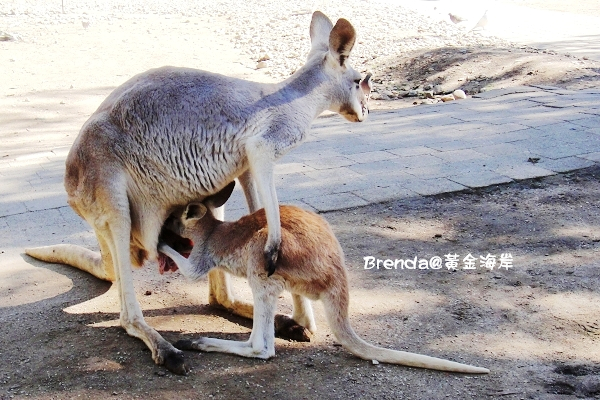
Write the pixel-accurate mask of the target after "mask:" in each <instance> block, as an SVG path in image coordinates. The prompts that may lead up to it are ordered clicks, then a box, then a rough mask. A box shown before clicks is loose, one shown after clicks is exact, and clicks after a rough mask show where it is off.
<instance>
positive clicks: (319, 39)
mask: <svg viewBox="0 0 600 400" xmlns="http://www.w3.org/2000/svg"><path fill="white" fill-rule="evenodd" d="M331 29H333V24H332V23H331V20H330V19H329V18H327V16H326V15H325V14H323V13H322V12H321V11H315V12H314V13H313V15H312V20H311V21H310V46H311V48H313V49H314V48H315V47H322V48H323V50H327V48H328V44H327V42H328V40H329V33H330V32H331Z"/></svg>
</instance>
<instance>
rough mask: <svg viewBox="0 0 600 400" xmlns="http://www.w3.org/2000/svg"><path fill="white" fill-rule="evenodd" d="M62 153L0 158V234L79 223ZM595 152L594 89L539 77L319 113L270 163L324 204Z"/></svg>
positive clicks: (508, 173)
mask: <svg viewBox="0 0 600 400" xmlns="http://www.w3.org/2000/svg"><path fill="white" fill-rule="evenodd" d="M2 146H3V144H2V143H0V149H1V148H2ZM67 153H68V147H60V148H56V149H53V150H51V151H43V152H37V153H36V152H33V153H31V154H22V155H20V156H18V157H16V158H14V159H4V160H2V161H0V188H1V189H0V229H1V231H2V232H3V235H2V236H4V237H5V238H7V239H9V236H10V235H11V234H10V232H11V231H14V229H18V230H19V231H23V229H24V228H23V227H24V226H25V227H28V228H27V229H31V232H29V233H30V234H31V235H34V237H35V239H37V240H34V242H35V244H36V245H37V244H43V243H46V242H49V243H52V234H54V232H55V231H57V230H65V229H66V230H68V231H72V229H74V228H75V227H74V226H70V227H69V226H68V225H70V224H77V228H75V230H78V231H79V232H84V231H86V228H85V225H81V222H80V221H79V218H78V217H77V216H76V215H75V214H74V213H73V212H72V211H71V210H70V208H69V207H68V205H67V203H66V195H65V193H64V188H63V184H62V179H63V173H64V161H65V158H66V155H67ZM597 162H600V89H595V90H585V91H577V92H574V91H567V90H563V89H558V88H554V87H543V86H540V87H517V88H510V89H502V90H494V91H490V92H485V93H481V94H479V95H476V96H473V97H472V98H469V99H466V100H462V101H455V102H450V103H444V104H438V105H428V106H418V107H416V106H415V107H411V108H403V109H399V110H391V111H375V112H372V113H371V115H370V117H369V119H368V120H367V121H366V122H363V123H358V124H356V123H355V124H353V123H348V122H345V121H344V120H342V119H341V118H340V117H339V116H330V117H322V118H319V119H318V120H317V121H316V122H315V123H314V125H313V129H312V130H311V133H310V136H309V138H308V140H307V142H305V143H303V144H302V145H300V146H299V147H298V148H296V149H294V150H293V151H292V152H290V153H289V154H287V155H286V156H285V157H283V158H282V159H281V160H280V161H279V163H278V164H277V166H276V170H275V172H276V185H277V194H278V197H279V200H280V203H289V204H297V205H301V206H303V207H305V208H308V209H313V210H316V211H319V212H324V211H331V210H339V209H345V208H349V207H357V206H364V205H367V204H371V203H378V202H384V201H389V200H394V199H401V198H407V197H411V196H427V195H434V194H439V193H445V192H453V191H459V190H464V189H466V188H479V187H485V186H490V185H496V184H501V183H507V182H511V181H515V180H522V179H530V178H537V177H543V176H548V175H553V174H556V173H561V172H567V171H571V170H575V169H579V168H585V167H589V166H592V165H594V164H595V163H597ZM227 210H228V211H227V216H228V219H234V218H238V217H239V216H241V215H243V214H244V213H245V212H246V209H245V202H244V199H243V196H242V195H241V190H239V188H237V189H236V193H235V194H234V196H233V197H232V199H231V200H230V202H229V203H228V205H227ZM40 220H42V221H44V222H43V223H40ZM34 221H35V222H34ZM40 228H42V231H40ZM87 232H88V233H89V229H87ZM85 236H86V237H88V236H89V235H88V234H86V235H85ZM90 237H91V239H92V240H91V244H94V243H93V236H90ZM11 238H13V239H16V237H14V236H11ZM31 238H32V236H28V239H27V240H28V241H30V240H32V239H31ZM9 242H13V243H14V241H13V240H10V239H9V240H8V241H6V240H0V244H2V245H3V246H1V247H4V246H5V245H9Z"/></svg>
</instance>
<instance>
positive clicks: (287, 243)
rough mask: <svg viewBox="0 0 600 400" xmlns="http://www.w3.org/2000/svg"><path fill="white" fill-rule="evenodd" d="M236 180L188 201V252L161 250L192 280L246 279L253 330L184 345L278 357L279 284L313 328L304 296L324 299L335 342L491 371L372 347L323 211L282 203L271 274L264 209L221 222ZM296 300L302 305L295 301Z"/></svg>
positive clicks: (411, 362) (416, 362)
mask: <svg viewBox="0 0 600 400" xmlns="http://www.w3.org/2000/svg"><path fill="white" fill-rule="evenodd" d="M233 186H234V183H232V184H231V185H230V186H229V187H226V188H225V189H223V190H222V191H221V192H219V193H218V194H216V195H214V196H211V197H208V198H206V199H205V200H204V202H203V203H201V204H190V205H189V206H188V207H187V209H186V211H185V212H184V213H183V215H182V225H183V229H182V235H183V236H184V237H186V238H189V239H191V240H192V241H193V243H194V246H193V248H192V251H191V253H190V255H189V258H187V259H186V258H184V257H183V256H182V255H180V254H179V253H177V252H176V251H174V250H173V249H172V248H171V247H170V246H168V245H167V244H164V243H161V244H159V251H161V252H164V253H165V254H167V255H168V256H169V257H170V258H171V259H173V260H174V261H175V262H176V263H177V265H178V267H179V270H180V271H181V273H182V274H183V275H184V276H186V277H188V278H190V279H193V280H198V279H200V278H202V277H203V276H204V275H206V273H208V271H210V270H211V269H213V268H217V267H218V268H220V269H224V270H225V271H227V272H229V273H231V274H233V275H237V276H241V277H243V278H247V279H248V283H249V284H250V287H251V288H252V297H253V299H254V317H253V324H252V333H251V334H250V338H249V339H248V341H246V342H239V341H233V340H222V339H214V338H204V337H201V338H196V339H194V340H181V341H179V342H177V343H175V347H178V348H180V349H182V350H202V351H217V352H224V353H232V354H237V355H240V356H244V357H255V358H265V359H266V358H270V357H273V356H274V355H275V334H274V331H273V321H274V318H275V311H276V308H277V300H278V298H279V296H280V294H281V292H283V291H284V290H288V291H290V292H291V293H292V298H293V300H294V302H293V303H294V309H293V315H292V318H293V319H294V321H296V322H298V323H300V324H301V325H303V326H304V327H306V328H307V329H308V330H309V331H310V332H312V333H314V332H315V330H316V325H315V321H314V317H313V313H312V307H311V305H310V301H309V299H312V300H321V301H322V302H323V306H324V309H325V314H326V316H327V321H328V322H329V325H330V327H331V330H332V331H333V333H334V334H335V336H336V338H337V339H338V341H339V342H340V343H341V344H342V346H344V348H346V349H347V350H348V351H350V352H351V353H352V354H354V355H356V356H357V357H360V358H362V359H365V360H374V359H375V360H378V361H381V362H386V363H391V364H400V365H407V366H412V367H420V368H430V369H436V370H442V371H451V372H464V373H477V374H481V373H488V372H489V370H488V369H486V368H480V367H474V366H471V365H466V364H460V363H457V362H454V361H449V360H443V359H440V358H435V357H429V356H424V355H421V354H414V353H408V352H404V351H396V350H389V349H384V348H381V347H377V346H373V345H371V344H369V343H367V342H365V341H364V340H362V339H360V338H359V337H358V336H357V335H356V333H355V332H354V330H353V329H352V327H351V326H350V322H349V318H348V305H349V302H350V298H349V293H348V278H347V275H346V266H345V263H344V253H343V251H342V248H341V247H340V244H339V242H338V241H337V239H336V238H335V235H334V234H333V232H332V231H331V228H330V227H329V224H327V221H325V220H324V219H323V218H322V217H320V216H318V215H317V214H314V213H312V212H308V211H305V210H303V209H301V208H298V207H293V206H281V207H280V211H281V227H282V241H281V252H280V256H279V262H278V266H277V270H276V271H275V274H273V276H271V277H268V275H267V273H266V272H265V271H264V268H263V262H262V257H261V256H262V249H263V247H264V243H265V242H266V241H267V240H268V239H267V234H266V229H265V228H266V218H265V212H264V210H259V211H257V212H255V213H253V214H250V215H247V216H245V217H242V218H241V219H239V220H238V221H235V222H223V221H219V220H218V219H216V218H215V216H214V215H213V210H214V208H215V207H220V206H221V205H222V204H224V203H225V201H227V199H228V198H229V196H230V195H231V192H232V190H233ZM299 305H300V307H298V306H299Z"/></svg>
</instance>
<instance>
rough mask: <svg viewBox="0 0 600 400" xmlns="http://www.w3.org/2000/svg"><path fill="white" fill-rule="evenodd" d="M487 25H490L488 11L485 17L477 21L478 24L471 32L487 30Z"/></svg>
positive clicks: (484, 14)
mask: <svg viewBox="0 0 600 400" xmlns="http://www.w3.org/2000/svg"><path fill="white" fill-rule="evenodd" d="M487 24H488V17H487V10H485V12H484V13H483V17H481V18H480V19H479V21H477V24H475V26H474V27H473V28H471V31H474V30H475V29H485V27H486V25H487ZM469 32H470V31H469Z"/></svg>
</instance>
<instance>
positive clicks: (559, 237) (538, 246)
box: [0, 167, 600, 399]
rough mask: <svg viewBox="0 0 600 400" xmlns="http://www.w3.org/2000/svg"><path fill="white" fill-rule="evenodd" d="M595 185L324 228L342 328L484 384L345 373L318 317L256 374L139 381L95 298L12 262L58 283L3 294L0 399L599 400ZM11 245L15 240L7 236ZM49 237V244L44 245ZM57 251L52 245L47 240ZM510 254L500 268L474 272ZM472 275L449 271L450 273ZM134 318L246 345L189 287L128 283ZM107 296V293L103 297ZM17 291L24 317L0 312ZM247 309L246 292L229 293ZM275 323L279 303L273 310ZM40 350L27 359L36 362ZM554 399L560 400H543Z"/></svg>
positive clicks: (412, 205)
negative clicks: (373, 263)
mask: <svg viewBox="0 0 600 400" xmlns="http://www.w3.org/2000/svg"><path fill="white" fill-rule="evenodd" d="M599 175H600V169H598V168H595V167H594V168H590V169H586V170H581V171H579V172H574V173H569V174H563V175H559V176H553V177H548V178H544V179H539V180H533V181H526V182H520V183H514V184H510V185H502V186H497V187H492V188H488V189H484V190H477V191H468V192H462V193H455V194H449V195H441V196H435V197H427V198H420V199H414V200H405V201H399V202H391V203H383V204H379V205H372V206H369V207H363V208H357V209H351V210H347V211H342V212H333V213H326V214H324V216H325V218H326V219H327V220H328V221H330V223H331V224H332V226H333V228H334V231H335V232H336V234H337V235H338V238H339V240H340V242H341V244H342V247H343V248H344V250H345V252H346V257H347V264H348V269H349V273H350V280H351V288H352V289H351V296H352V297H351V298H352V303H351V320H352V323H353V325H354V327H355V329H356V331H357V332H358V333H359V334H360V335H361V336H362V337H363V338H365V339H367V340H369V341H371V342H373V343H378V344H380V345H382V346H385V347H390V348H395V349H402V350H405V349H408V350H410V351H418V352H422V353H426V354H430V355H436V356H442V357H448V358H451V359H454V360H459V361H463V362H467V363H472V364H475V365H480V366H486V367H488V368H490V369H491V370H492V373H491V374H490V375H488V376H465V375H460V374H448V373H441V372H433V371H426V370H418V369H412V368H404V367H399V366H390V365H384V364H379V365H373V364H372V363H371V362H369V361H362V360H359V359H356V358H354V357H353V356H351V355H350V354H349V353H348V352H346V351H345V350H344V349H342V348H341V347H338V346H337V345H336V342H335V340H334V338H333V337H332V335H331V333H330V331H329V329H328V327H327V326H326V323H325V321H324V315H323V312H322V309H321V307H320V306H319V305H317V307H316V314H317V315H316V316H317V324H318V326H319V329H320V330H319V332H318V333H317V335H316V337H315V338H314V340H313V342H312V343H306V344H303V343H290V342H285V341H283V340H279V339H278V340H277V353H278V355H277V357H276V358H275V359H273V360H270V361H259V360H248V359H241V358H239V357H235V356H228V355H221V354H200V353H187V354H186V357H187V360H188V363H189V364H190V365H191V367H192V372H191V373H190V374H189V375H188V376H187V377H180V376H174V375H172V374H170V373H167V372H165V370H164V369H162V368H161V367H158V366H155V365H153V363H152V362H151V359H150V354H149V352H148V351H147V350H146V348H145V346H144V345H143V343H142V342H141V341H138V340H136V339H133V338H131V337H128V336H127V335H126V333H125V332H124V331H123V330H122V329H121V328H119V327H117V321H118V314H117V312H116V311H117V306H116V304H117V302H116V295H115V293H114V291H113V290H112V289H111V290H108V289H109V286H108V285H107V284H105V283H103V282H100V281H98V280H96V279H94V278H91V277H89V276H87V275H85V274H83V273H80V272H79V271H76V270H73V269H71V268H68V267H64V266H59V265H48V264H43V263H39V262H37V261H33V260H31V259H27V260H28V262H30V263H31V264H32V265H34V266H36V267H37V268H34V270H38V269H41V270H42V271H44V270H46V269H47V270H48V271H47V272H46V273H49V274H55V275H57V276H59V277H60V279H56V280H55V281H56V282H62V280H64V279H65V278H66V279H67V282H68V281H72V283H71V284H70V285H69V284H68V283H67V284H66V285H65V288H64V290H63V291H62V292H61V294H59V295H56V296H49V297H48V298H46V299H45V300H42V301H35V300H33V299H34V298H35V293H36V291H38V292H40V293H42V292H44V290H50V289H48V288H46V287H45V283H42V282H40V284H39V286H38V287H33V288H32V287H26V286H23V287H18V288H14V289H13V290H14V291H21V293H14V292H13V293H12V294H11V293H10V292H9V293H5V294H3V300H2V301H3V304H6V305H8V306H5V307H3V308H1V309H0V318H1V320H2V321H3V323H2V324H1V325H0V348H2V349H3V350H2V352H1V353H2V357H3V359H4V360H5V362H4V363H3V364H2V365H1V366H0V397H1V398H2V399H8V398H12V397H14V398H39V399H49V398H76V397H77V398H79V397H80V396H81V398H106V396H108V395H114V396H116V397H117V398H125V399H129V398H157V399H160V398H172V397H174V396H177V398H181V399H186V398H198V397H203V398H206V397H208V396H212V398H223V399H225V398H234V397H238V398H260V397H274V396H276V397H278V398H290V399H292V398H294V399H297V398H306V399H310V398H315V396H317V395H323V394H325V393H326V394H327V396H328V397H330V398H339V399H348V398H382V399H397V398H407V399H409V398H414V399H418V398H427V399H443V398H464V399H469V398H472V399H481V398H496V397H501V398H506V399H522V398H532V399H555V398H561V399H563V398H575V396H580V397H581V396H584V397H593V396H596V395H598V394H600V378H598V373H597V372H598V368H599V366H598V365H599V364H598V362H599V360H600V351H599V349H600V347H599V341H600V319H599V317H598V304H599V300H600V298H599V297H600V296H599V295H598V292H597V287H598V284H599V283H600V282H599V281H600V275H599V274H598V268H599V264H598V252H599V251H600V235H599V233H598V232H600V213H599V212H598V207H599V206H598V204H600V184H599V183H598V176H599ZM40 213H43V212H40ZM15 234H19V233H18V232H17V233H15ZM57 236H60V235H57ZM53 239H55V240H56V241H57V242H59V241H60V240H61V238H60V237H56V238H53ZM506 253H510V254H511V255H512V257H513V267H512V268H507V269H504V268H503V269H500V270H499V269H498V265H496V267H495V268H494V269H493V270H489V269H486V268H484V267H481V266H480V264H479V258H480V256H486V255H488V254H491V255H496V256H497V257H498V261H499V258H500V256H501V254H506ZM447 254H458V255H459V256H460V257H459V260H460V261H459V269H458V270H457V271H454V272H451V271H449V270H447V269H446V268H445V267H443V268H441V269H439V270H431V269H422V270H419V269H418V268H417V269H414V270H407V269H405V270H385V269H380V270H376V269H370V270H365V269H364V261H363V257H367V256H373V257H376V258H379V259H413V258H414V257H417V258H418V259H430V258H431V257H434V256H439V257H441V258H442V259H444V257H445V255H447ZM468 254H471V255H472V256H473V257H475V258H476V259H477V262H476V269H475V270H463V269H462V267H463V266H464V264H463V259H464V258H465V257H466V256H467V255H468ZM136 273H137V274H139V275H140V276H139V277H138V279H137V282H138V287H137V291H138V296H139V298H140V299H141V301H142V306H143V308H144V309H145V310H147V311H145V315H146V316H147V317H148V321H149V323H150V324H152V325H153V326H155V327H157V329H158V330H159V331H160V332H161V333H162V334H164V335H165V337H167V338H168V339H169V340H173V341H175V340H177V339H179V338H182V337H193V336H195V335H200V334H202V335H207V336H215V337H221V338H236V339H245V338H247V337H248V333H249V326H250V325H249V322H248V321H245V320H241V319H239V318H232V317H230V316H228V315H227V314H226V313H222V312H219V311H215V310H214V309H211V308H209V307H207V306H205V305H204V304H205V300H204V299H205V298H206V288H205V285H204V284H200V285H191V284H189V283H187V282H186V281H184V280H183V279H182V278H181V277H180V276H178V275H171V276H162V277H160V276H157V274H156V273H155V271H149V270H141V271H137V272H136ZM107 290H108V291H107ZM27 291H31V292H32V295H31V298H32V302H31V303H29V304H22V303H18V304H12V303H11V298H12V296H13V295H14V297H15V298H18V297H21V298H22V295H23V293H26V292H27ZM237 292H241V293H242V296H245V297H248V291H247V288H246V285H239V284H238V285H237V287H236V293H237ZM282 302H283V304H282V306H281V308H282V310H283V311H287V312H289V310H290V306H289V298H288V297H286V298H285V299H282ZM40 350H42V351H40ZM558 395H560V397H557V396H558Z"/></svg>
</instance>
